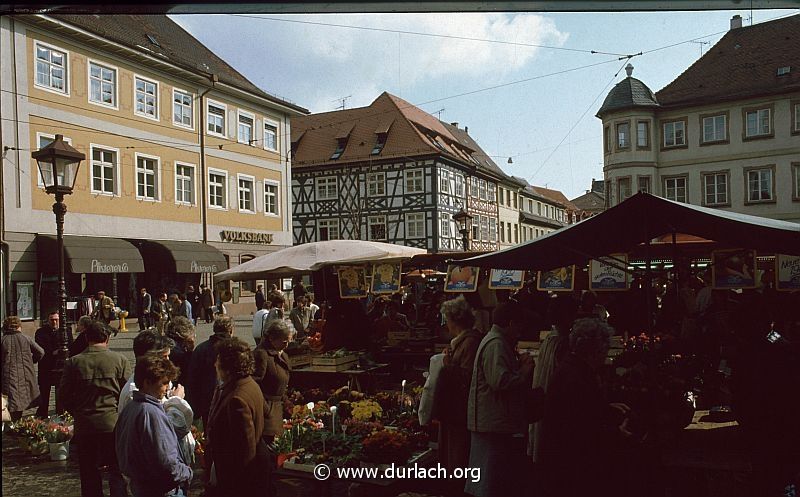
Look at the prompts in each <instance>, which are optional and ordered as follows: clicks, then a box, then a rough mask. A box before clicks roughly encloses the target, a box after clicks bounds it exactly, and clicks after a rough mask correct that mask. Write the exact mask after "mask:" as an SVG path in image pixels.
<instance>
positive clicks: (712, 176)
mask: <svg viewBox="0 0 800 497" xmlns="http://www.w3.org/2000/svg"><path fill="white" fill-rule="evenodd" d="M702 176H703V204H704V205H709V206H715V205H727V204H729V203H730V193H729V192H730V180H729V178H728V173H724V172H717V173H704V174H703V175H702ZM720 176H721V177H722V178H724V180H725V190H724V191H722V192H721V191H720V189H719V186H720V185H719V182H718V181H717V178H718V177H720ZM708 180H712V181H713V183H712V185H713V187H714V192H713V193H712V194H711V195H712V197H711V198H713V201H710V200H709V193H708V187H709V183H708ZM720 195H724V196H725V199H724V200H723V201H721V202H720V201H719V197H720Z"/></svg>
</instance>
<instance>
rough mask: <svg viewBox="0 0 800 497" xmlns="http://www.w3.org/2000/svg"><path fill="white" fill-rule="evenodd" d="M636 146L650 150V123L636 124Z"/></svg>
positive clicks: (641, 122)
mask: <svg viewBox="0 0 800 497" xmlns="http://www.w3.org/2000/svg"><path fill="white" fill-rule="evenodd" d="M636 146H637V147H638V148H650V121H639V122H637V123H636Z"/></svg>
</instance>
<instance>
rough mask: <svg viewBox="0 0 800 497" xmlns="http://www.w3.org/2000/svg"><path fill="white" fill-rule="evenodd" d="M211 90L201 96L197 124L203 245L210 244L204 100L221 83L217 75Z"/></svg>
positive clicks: (211, 77) (212, 80) (213, 79)
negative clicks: (218, 82)
mask: <svg viewBox="0 0 800 497" xmlns="http://www.w3.org/2000/svg"><path fill="white" fill-rule="evenodd" d="M210 79H211V88H207V89H206V91H204V92H203V93H201V94H200V119H199V120H198V123H197V131H198V133H199V135H200V195H199V197H202V199H198V202H199V203H200V222H201V224H202V225H203V243H208V211H207V206H206V134H205V126H206V106H205V105H204V103H203V98H204V97H205V96H206V94H207V93H208V92H210V91H211V90H212V89H213V88H214V85H215V84H216V83H217V81H219V78H218V77H217V75H216V74H212V75H211V76H210Z"/></svg>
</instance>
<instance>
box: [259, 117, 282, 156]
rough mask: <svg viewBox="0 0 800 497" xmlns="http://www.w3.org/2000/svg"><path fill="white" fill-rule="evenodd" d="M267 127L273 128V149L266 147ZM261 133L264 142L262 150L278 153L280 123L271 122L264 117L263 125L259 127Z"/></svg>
mask: <svg viewBox="0 0 800 497" xmlns="http://www.w3.org/2000/svg"><path fill="white" fill-rule="evenodd" d="M267 126H271V127H273V128H275V147H269V146H267ZM261 128H262V129H261V133H262V139H263V140H264V143H263V145H264V150H270V151H272V152H279V151H280V129H281V127H280V123H279V122H278V121H273V120H272V119H269V118H267V117H264V123H263V125H262V126H261Z"/></svg>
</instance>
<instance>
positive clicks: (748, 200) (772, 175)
mask: <svg viewBox="0 0 800 497" xmlns="http://www.w3.org/2000/svg"><path fill="white" fill-rule="evenodd" d="M763 172H768V173H769V197H767V198H755V199H754V198H753V197H752V196H751V195H750V193H751V190H750V184H751V180H750V175H751V174H753V173H759V178H758V181H759V183H760V182H761V174H760V173H763ZM745 181H746V182H747V183H746V186H747V189H746V190H745V194H746V195H747V197H746V198H745V202H746V203H748V204H756V203H760V202H774V201H775V170H774V169H773V168H771V167H758V168H753V169H749V170H747V171H745ZM759 197H761V190H759Z"/></svg>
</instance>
